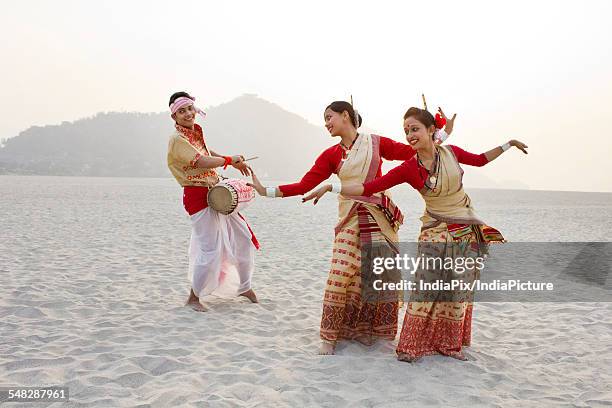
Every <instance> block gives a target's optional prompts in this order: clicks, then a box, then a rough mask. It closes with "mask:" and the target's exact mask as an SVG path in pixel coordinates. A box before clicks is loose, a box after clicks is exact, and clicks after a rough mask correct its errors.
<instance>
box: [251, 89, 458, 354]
mask: <svg viewBox="0 0 612 408" xmlns="http://www.w3.org/2000/svg"><path fill="white" fill-rule="evenodd" d="M324 119H325V127H326V128H327V130H328V131H329V133H330V135H331V136H332V137H338V138H340V142H339V143H338V144H335V145H333V146H331V147H330V148H328V149H326V150H325V151H323V153H321V155H320V156H319V157H318V158H317V159H316V161H315V163H314V166H313V167H312V168H311V169H310V170H309V171H308V172H307V173H306V174H305V175H304V177H302V179H301V180H300V181H299V182H297V183H293V184H285V185H281V186H278V187H264V186H263V185H262V184H261V183H260V182H259V180H258V179H257V177H256V176H255V174H252V177H253V183H252V186H253V187H254V188H255V189H256V190H257V192H258V193H259V194H260V195H262V196H267V197H291V196H295V195H302V194H306V193H307V192H309V191H310V190H312V189H313V188H315V187H316V186H317V185H319V184H320V183H321V182H323V181H325V180H327V179H328V178H329V177H330V176H331V175H332V174H336V175H337V176H338V177H339V178H340V179H341V180H342V181H343V182H346V183H364V182H368V181H373V180H375V179H376V178H378V177H380V175H381V174H382V173H381V165H382V160H383V159H386V160H408V159H409V158H411V157H413V156H414V154H415V151H414V150H413V148H412V147H410V146H408V145H404V144H402V143H398V142H395V141H393V140H392V139H389V138H386V137H383V136H378V135H373V134H368V133H365V132H359V131H358V130H357V129H358V128H359V127H360V126H361V122H362V118H361V116H360V115H359V114H358V113H357V112H356V111H355V110H354V109H353V106H352V105H351V104H350V103H348V102H345V101H335V102H333V103H331V104H330V105H329V106H327V108H325V111H324ZM453 120H454V117H453ZM453 120H449V121H448V124H447V127H446V130H447V132H448V133H450V132H451V131H452V124H453ZM436 137H437V140H438V141H439V142H441V141H443V140H444V139H445V138H446V137H447V133H445V132H444V131H443V130H439V131H438V132H436ZM381 191H382V190H381ZM402 220H403V216H402V214H401V212H400V211H399V209H398V208H397V207H396V206H395V204H394V203H393V201H391V199H390V198H389V195H388V193H385V192H382V193H380V194H375V195H371V196H369V197H366V196H364V195H362V194H355V195H340V196H339V199H338V224H337V225H336V227H335V238H334V244H333V254H332V261H331V270H330V272H329V275H328V279H327V285H326V289H325V294H324V299H323V312H322V316H321V330H320V336H321V340H322V344H321V348H320V350H319V353H320V354H334V351H335V347H336V343H337V342H338V341H340V340H357V341H359V342H361V343H364V344H367V345H369V344H372V343H373V341H375V340H376V339H379V338H380V339H388V340H393V339H394V338H395V335H396V333H397V314H398V297H397V295H396V296H395V297H387V298H384V299H377V300H376V301H373V302H364V301H363V299H362V296H361V271H360V269H361V247H362V245H364V244H373V243H376V244H378V245H379V247H382V248H383V249H386V250H387V253H389V254H391V253H394V249H395V248H394V244H395V243H396V242H397V241H398V237H397V231H398V228H399V226H400V225H401V223H402Z"/></svg>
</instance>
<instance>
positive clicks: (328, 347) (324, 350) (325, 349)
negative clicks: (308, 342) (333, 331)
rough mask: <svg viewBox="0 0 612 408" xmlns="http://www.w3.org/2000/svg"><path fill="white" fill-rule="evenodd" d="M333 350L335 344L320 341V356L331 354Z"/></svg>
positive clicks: (334, 349)
mask: <svg viewBox="0 0 612 408" xmlns="http://www.w3.org/2000/svg"><path fill="white" fill-rule="evenodd" d="M335 352H336V345H335V344H332V343H327V342H325V341H323V342H321V347H319V355H320V356H333V355H334V353H335Z"/></svg>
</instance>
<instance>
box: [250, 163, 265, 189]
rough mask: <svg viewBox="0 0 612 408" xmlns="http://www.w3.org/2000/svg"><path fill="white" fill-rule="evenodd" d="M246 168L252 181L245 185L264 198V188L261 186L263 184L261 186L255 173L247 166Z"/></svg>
mask: <svg viewBox="0 0 612 408" xmlns="http://www.w3.org/2000/svg"><path fill="white" fill-rule="evenodd" d="M247 168H248V169H249V170H250V171H251V179H252V180H253V182H252V183H247V185H248V186H251V187H253V188H254V189H255V191H257V193H258V194H259V195H260V196H265V195H266V188H265V187H264V186H263V184H261V182H260V181H259V179H258V178H257V176H256V175H255V172H254V171H253V169H252V168H251V167H248V166H247Z"/></svg>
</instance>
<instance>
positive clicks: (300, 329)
mask: <svg viewBox="0 0 612 408" xmlns="http://www.w3.org/2000/svg"><path fill="white" fill-rule="evenodd" d="M0 181H1V182H2V184H1V188H2V192H3V194H2V196H3V198H1V199H0V204H1V206H2V211H3V212H4V214H7V218H6V221H5V220H3V224H4V225H3V229H4V233H3V237H2V248H1V249H2V251H0V261H1V263H0V269H1V271H0V272H1V274H2V285H0V317H1V319H0V327H1V332H2V336H1V338H2V341H1V342H0V385H11V386H42V385H61V386H67V387H69V390H70V401H69V402H67V403H55V404H49V403H40V404H18V403H15V404H10V406H54V407H59V406H62V407H63V406H66V407H84V406H99V407H123V406H141V407H145V406H152V407H170V406H194V407H334V408H340V407H353V406H360V407H406V406H415V407H427V406H432V407H433V406H453V407H455V406H456V407H464V406H486V407H491V406H499V407H514V406H516V407H523V406H524V407H548V406H550V407H598V406H610V405H612V392H611V391H610V390H611V387H610V384H611V383H612V372H611V369H610V367H612V335H611V333H612V304H610V303H561V302H559V303H478V304H476V306H475V312H474V327H473V345H472V347H470V348H468V349H467V350H466V354H467V355H468V356H469V358H470V360H469V361H467V362H461V361H457V360H454V359H450V358H445V357H441V356H432V357H426V358H423V359H422V360H420V361H419V362H417V363H414V364H408V363H402V362H398V361H397V360H396V359H395V355H394V348H395V345H396V343H395V342H379V343H377V344H375V345H374V346H372V347H369V348H368V347H365V346H362V345H359V344H351V343H341V344H340V345H339V347H338V349H337V355H336V356H331V357H327V356H318V355H317V349H318V346H319V339H318V328H319V319H320V313H321V299H322V294H323V288H324V282H325V278H326V276H327V269H328V262H329V254H330V251H331V236H332V232H331V226H332V224H333V221H334V216H335V214H334V213H333V211H332V212H331V213H330V209H331V210H333V208H334V203H333V202H331V200H327V201H325V202H322V203H321V205H319V206H317V207H315V208H312V207H309V208H308V209H307V210H305V209H304V207H300V204H299V203H298V202H297V201H292V202H290V201H288V200H283V201H280V200H279V203H278V204H277V205H276V206H272V205H269V204H268V203H265V205H264V202H263V201H262V200H259V201H258V202H257V203H256V205H254V206H253V207H252V208H249V209H248V211H247V212H246V214H247V217H249V219H250V221H251V222H252V224H253V226H254V228H255V230H256V233H257V235H258V238H259V239H260V241H261V242H262V246H263V248H262V251H260V252H259V253H258V254H257V258H256V264H257V271H256V274H255V275H254V279H253V283H254V289H255V290H256V291H257V294H258V296H259V298H260V301H261V302H260V303H259V304H251V303H249V302H248V301H247V300H246V299H243V298H230V299H224V298H211V299H208V300H207V301H206V305H207V306H208V307H209V309H210V310H209V311H208V312H206V313H196V312H194V311H192V310H190V309H188V308H185V307H183V306H182V304H183V302H184V301H185V299H186V295H187V291H188V282H187V281H186V261H187V257H186V243H187V240H188V238H189V224H188V222H187V219H186V217H185V215H184V214H183V213H182V212H181V211H182V209H181V208H180V203H179V195H178V193H177V188H176V187H175V186H174V185H173V184H172V180H146V179H142V180H140V179H126V180H121V179H99V180H98V181H97V183H98V185H97V187H96V188H95V189H86V188H85V186H86V185H87V181H86V179H78V178H48V180H47V181H46V182H45V184H44V185H43V184H42V183H40V182H39V181H32V180H31V182H30V183H29V185H26V186H25V187H24V186H23V183H22V182H21V181H20V180H17V181H15V178H10V177H8V178H7V177H4V178H2V179H1V180H0ZM26 184H28V183H26ZM18 185H19V187H17V186H18ZM24 190H25V191H24ZM476 195H478V194H476ZM26 196H27V197H30V198H32V199H28V200H23V199H22V198H23V197H26ZM400 197H401V194H400ZM478 198H480V197H478ZM410 200H413V198H410ZM499 200H503V198H499ZM538 200H541V198H538ZM602 200H603V201H605V200H606V198H605V197H604V199H602ZM557 201H558V200H557ZM603 201H602V202H603ZM500 202H501V201H500ZM415 203H417V202H416V201H415ZM275 204H276V203H275ZM415 205H416V204H415ZM497 205H498V202H497V201H495V200H493V199H491V200H489V204H488V205H484V200H483V205H479V208H482V211H481V214H483V216H485V217H487V218H488V219H491V218H493V219H494V221H495V222H496V223H497V224H495V225H497V226H498V227H499V228H500V229H502V230H503V228H504V225H503V224H504V223H502V222H501V221H502V220H504V214H503V212H502V213H500V211H501V210H499V208H498V207H497ZM602 205H603V204H602ZM566 210H567V211H571V209H566ZM566 210H563V209H561V210H560V211H561V212H562V211H566ZM596 210H597V211H601V209H596ZM419 211H421V208H420V207H418V208H414V213H410V212H409V213H408V214H407V219H410V218H412V220H411V222H410V224H411V225H410V226H407V228H406V229H405V231H404V232H403V233H402V234H404V235H403V236H405V237H409V236H411V234H412V236H414V231H415V229H416V228H417V226H416V222H415V219H416V218H415V214H417V213H418V212H419ZM523 216H524V214H523ZM507 218H508V217H507V216H506V220H505V221H504V222H505V223H507V224H508V225H513V224H514V223H513V221H512V220H508V219H507ZM287 219H292V220H293V221H292V222H293V223H292V224H291V225H292V226H291V228H288V227H287V224H286V223H284V222H283V220H287ZM509 230H510V235H513V234H514V235H515V238H516V239H521V238H525V237H521V236H517V233H515V232H514V231H515V230H513V229H512V228H509ZM401 316H402V317H403V310H402V314H401ZM396 341H397V339H396ZM7 406H8V404H7Z"/></svg>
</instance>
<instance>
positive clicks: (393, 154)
mask: <svg viewBox="0 0 612 408" xmlns="http://www.w3.org/2000/svg"><path fill="white" fill-rule="evenodd" d="M414 154H415V151H414V149H413V148H412V147H411V146H409V145H407V144H403V143H399V142H396V141H395V140H393V139H389V138H388V137H384V136H380V155H381V157H382V158H383V159H386V160H408V159H411V158H412V157H413V156H414Z"/></svg>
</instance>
